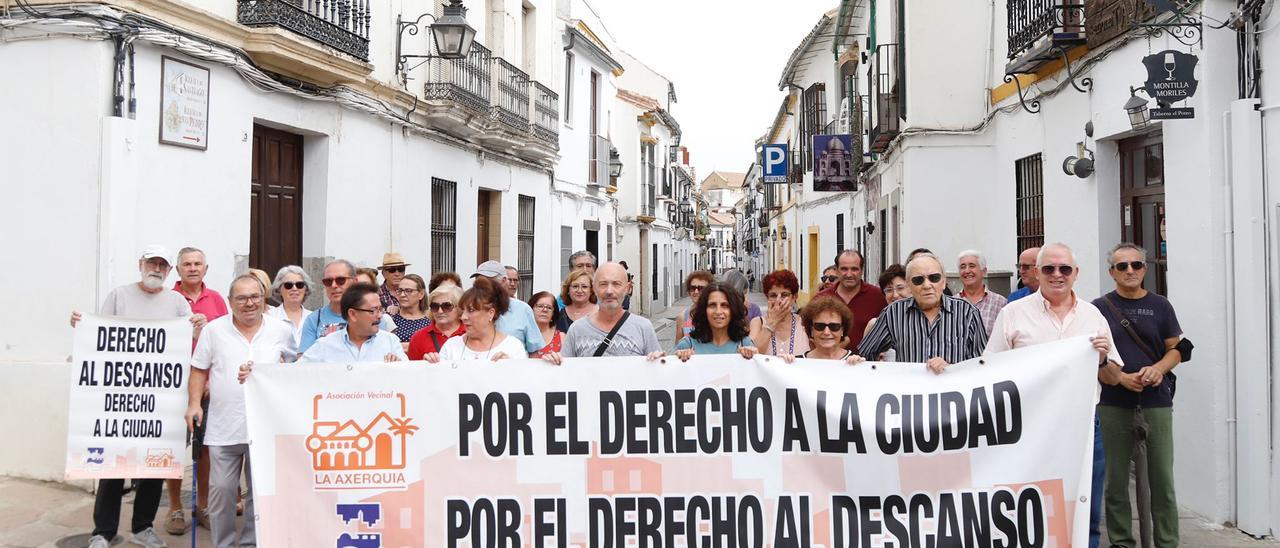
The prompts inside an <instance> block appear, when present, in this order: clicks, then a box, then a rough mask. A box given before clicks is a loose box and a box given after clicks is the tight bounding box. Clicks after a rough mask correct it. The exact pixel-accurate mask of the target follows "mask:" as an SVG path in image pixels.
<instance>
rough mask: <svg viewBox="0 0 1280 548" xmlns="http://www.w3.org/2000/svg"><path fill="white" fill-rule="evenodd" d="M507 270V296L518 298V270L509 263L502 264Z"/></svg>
mask: <svg viewBox="0 0 1280 548" xmlns="http://www.w3.org/2000/svg"><path fill="white" fill-rule="evenodd" d="M503 268H504V269H506V271H507V280H506V282H507V296H508V297H510V298H512V299H519V298H520V271H519V270H517V269H516V267H514V266H511V265H505V266H503Z"/></svg>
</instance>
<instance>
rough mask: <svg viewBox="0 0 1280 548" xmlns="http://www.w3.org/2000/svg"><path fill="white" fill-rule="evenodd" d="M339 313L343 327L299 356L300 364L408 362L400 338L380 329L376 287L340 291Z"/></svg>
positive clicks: (357, 286)
mask: <svg viewBox="0 0 1280 548" xmlns="http://www.w3.org/2000/svg"><path fill="white" fill-rule="evenodd" d="M321 310H324V309H323V308H322V309H321ZM338 310H339V311H340V313H341V314H342V318H343V319H344V320H346V322H345V324H344V325H345V326H346V328H345V329H343V330H341V331H337V332H335V333H331V334H329V335H327V336H325V337H323V338H321V339H319V340H317V341H316V342H315V344H313V345H311V347H310V348H308V349H307V351H306V352H303V353H302V358H301V359H300V360H299V361H302V362H316V363H354V362H383V361H385V362H397V361H406V360H408V359H409V357H408V356H406V355H405V353H404V348H403V347H401V346H400V339H398V338H397V337H396V336H395V335H393V334H391V332H389V331H387V330H385V329H382V327H381V326H382V318H383V316H384V315H385V312H386V311H385V310H383V308H382V301H381V300H380V299H379V298H378V286H376V285H373V284H369V283H356V284H351V286H350V287H346V288H345V290H344V291H343V292H342V298H341V300H340V301H339V304H338Z"/></svg>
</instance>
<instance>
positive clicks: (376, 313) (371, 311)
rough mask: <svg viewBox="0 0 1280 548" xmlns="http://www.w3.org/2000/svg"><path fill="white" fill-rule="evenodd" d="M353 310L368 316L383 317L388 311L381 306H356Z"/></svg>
mask: <svg viewBox="0 0 1280 548" xmlns="http://www.w3.org/2000/svg"><path fill="white" fill-rule="evenodd" d="M351 309H352V310H359V311H361V312H364V313H366V314H373V315H374V316H381V315H383V314H385V313H386V312H387V310H386V309H385V308H382V307H381V306H379V307H378V308H356V307H354V306H353V307H351Z"/></svg>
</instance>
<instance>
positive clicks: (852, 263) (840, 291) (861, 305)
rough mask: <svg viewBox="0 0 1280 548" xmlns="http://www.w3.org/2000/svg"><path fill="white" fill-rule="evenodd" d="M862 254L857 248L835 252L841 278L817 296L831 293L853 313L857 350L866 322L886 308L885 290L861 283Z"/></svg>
mask: <svg viewBox="0 0 1280 548" xmlns="http://www.w3.org/2000/svg"><path fill="white" fill-rule="evenodd" d="M863 264H864V261H863V260H862V253H859V252H858V250H856V249H846V250H844V251H841V252H840V254H839V255H836V271H837V274H838V275H839V276H840V279H839V281H837V282H836V284H835V285H834V286H833V287H831V288H830V289H828V290H826V291H822V292H819V293H818V295H829V296H832V297H835V298H837V299H840V302H842V303H844V304H846V305H848V306H849V310H850V311H852V312H853V330H852V332H850V333H849V346H847V347H846V348H848V349H849V350H852V351H854V352H857V350H858V343H861V342H862V334H863V332H864V331H866V330H867V322H869V321H871V318H874V317H876V316H879V315H880V311H881V310H884V307H885V302H884V293H882V292H881V291H880V290H879V289H878V288H875V287H871V286H870V285H867V284H864V283H862V265H863Z"/></svg>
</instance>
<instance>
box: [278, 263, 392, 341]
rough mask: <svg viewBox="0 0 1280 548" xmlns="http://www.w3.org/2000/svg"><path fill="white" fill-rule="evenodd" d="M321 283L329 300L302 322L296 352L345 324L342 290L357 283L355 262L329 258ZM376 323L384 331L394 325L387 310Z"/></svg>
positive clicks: (344, 290) (344, 291) (343, 291)
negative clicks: (300, 335) (300, 337)
mask: <svg viewBox="0 0 1280 548" xmlns="http://www.w3.org/2000/svg"><path fill="white" fill-rule="evenodd" d="M320 283H321V284H322V285H324V295H325V297H326V298H328V300H329V304H327V305H325V306H322V307H320V308H319V309H318V310H316V311H315V312H312V313H311V315H310V316H307V319H306V321H304V322H303V323H302V340H301V342H299V343H298V352H299V353H302V352H306V351H307V349H309V348H311V345H313V344H315V343H316V340H317V339H319V338H321V337H324V336H326V335H329V334H330V333H333V332H335V331H338V330H340V329H342V328H344V327H346V325H347V319H346V318H345V317H343V315H342V294H343V293H346V291H347V287H349V286H351V285H352V284H355V283H356V265H354V264H351V261H348V260H346V259H337V260H333V261H329V264H326V265H324V277H323V278H320ZM378 325H379V326H380V327H381V328H382V330H383V331H391V330H392V329H395V324H393V323H391V319H390V316H389V315H388V314H383V315H382V318H381V319H380V320H379V321H378Z"/></svg>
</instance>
